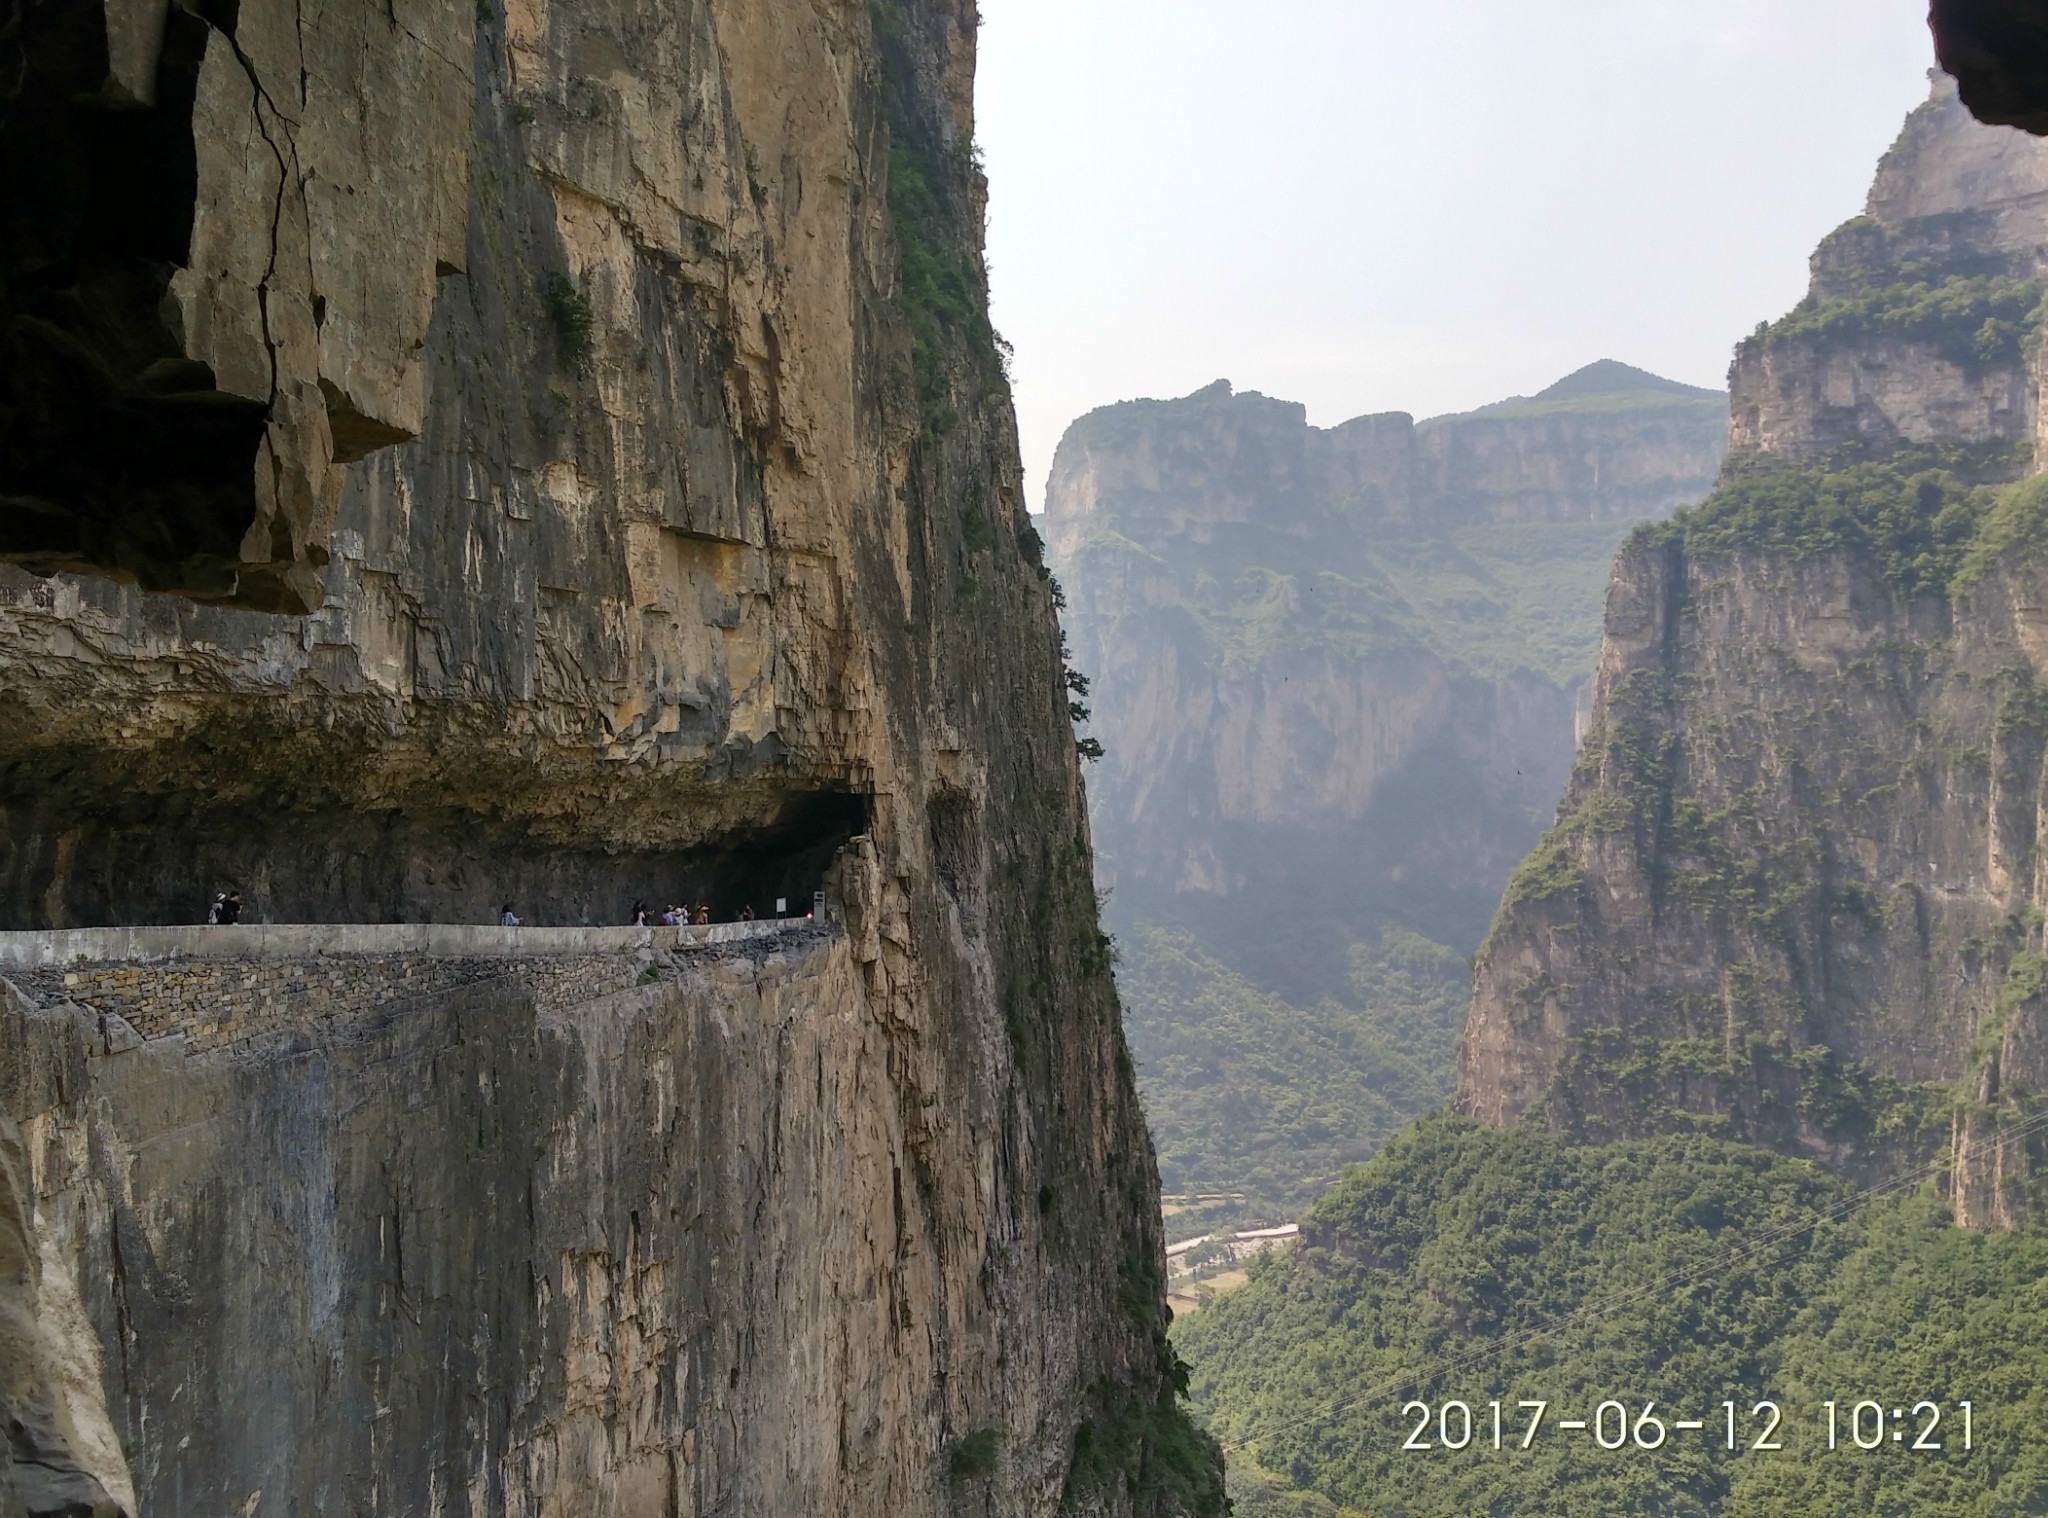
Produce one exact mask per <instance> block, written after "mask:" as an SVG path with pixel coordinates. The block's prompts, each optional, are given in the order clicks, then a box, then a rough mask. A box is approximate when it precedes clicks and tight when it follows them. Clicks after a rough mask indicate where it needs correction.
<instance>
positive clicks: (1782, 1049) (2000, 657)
mask: <svg viewBox="0 0 2048 1518" xmlns="http://www.w3.org/2000/svg"><path fill="white" fill-rule="evenodd" d="M2044 154H2048V149H2044V148H2043V146H2042V145H2041V144H2040V143H2038V142H2037V141H2035V140H2034V139H2032V138H2029V137H2026V136H2023V135H2021V134H2020V133H2018V132H2015V131H2011V130H2009V129H2006V128H1994V127H1985V126H1981V125H1978V124H1977V123H1975V122H1974V121H1972V120H1971V119H1970V117H1969V116H1968V114H1967V113H1966V112H1965V111H1964V110H1963V108H1962V106H1961V104H1960V103H1959V101H1958V100H1957V99H1956V97H1955V91H1954V86H1953V85H1952V84H1951V83H1950V82H1949V81H1947V80H1946V79H1942V78H1937V80H1936V82H1935V88H1934V91H1933V97H1932V99H1931V100H1930V101H1929V103H1928V104H1927V105H1926V106H1924V107H1922V108H1921V109H1920V110H1919V111H1917V112H1916V113H1915V114H1914V115H1913V117H1912V118H1911V119H1910V120H1909V121H1908V122H1907V124H1906V128H1905V131H1904V132H1903V133H1902V135H1901V137H1900V139H1899V142H1898V144H1897V145H1896V146H1895V147H1894V148H1893V150H1892V152H1891V153H1890V154H1889V155H1888V156H1887V157H1886V159H1885V161H1884V163H1883V165H1882V166H1881V167H1880V170H1879V173H1878V177H1877V181H1876V184H1875V187H1874V188H1873V190H1872V193H1871V197H1870V203H1869V208H1868V213H1867V215H1866V216H1864V217H1862V218H1859V219H1858V220H1857V221H1854V222H1851V223H1850V224H1849V225H1848V226H1846V227H1844V228H1842V229H1840V230H1839V231H1837V232H1836V233H1834V234H1833V235H1831V236H1830V237H1829V238H1828V240H1827V241H1826V242H1825V243H1824V244H1823V245H1822V247H1821V248H1820V250H1819V252H1818V253H1816V255H1815V258H1814V284H1813V294H1812V296H1811V297H1810V298H1809V299H1808V300H1807V301H1806V302H1804V303H1802V305H1801V306H1800V307H1799V308H1798V309H1796V310H1795V311H1794V312H1793V313H1791V314H1790V315H1789V316H1787V317H1786V318H1784V319H1783V320H1782V321H1780V322H1778V323H1775V324H1771V325H1769V326H1767V327H1765V328H1762V329H1759V332H1758V334H1757V335H1756V336H1754V337H1752V338H1750V339H1747V340H1745V342H1744V343H1743V344H1742V345H1741V346H1740V347H1739V348H1738V350H1737V354H1736V360H1735V366H1734V370H1733V375H1732V391H1733V395H1734V427H1733V441H1734V451H1733V452H1732V453H1731V455H1730V461H1729V466H1728V469H1727V472H1726V474H1725V475H1724V479H1723V483H1722V487H1721V488H1720V490H1719V491H1717V493H1716V494H1715V495H1714V496H1713V497H1712V498H1711V499H1710V500H1709V501H1708V502H1707V503H1705V504H1704V505H1703V506H1702V507H1701V508H1699V509H1698V510H1697V511H1694V512H1690V513H1684V514H1681V516H1680V517H1679V518H1677V519H1675V520H1674V521H1673V522H1672V523H1671V524H1669V525H1668V526H1666V527H1663V528H1659V529H1655V530H1645V531H1643V532H1640V533H1638V534H1636V535H1635V536H1633V537H1632V538H1631V539H1630V540H1629V542H1628V544H1627V545H1625V547H1624V549H1623V551H1622V554H1621V557H1620V560H1619V562H1618V564H1617V567H1616V571H1615V576H1614V582H1613V586H1612V589H1611V590H1610V593H1609V598H1608V605H1607V620H1606V636H1605V642H1604V646H1603V650H1602V653H1601V660H1600V674H1599V682H1598V692H1597V696H1596V699H1595V703H1594V713H1593V721H1592V727H1591V731H1590V733H1589V735H1588V738H1587V740H1586V744H1585V746H1584V749H1583V751H1582V756H1581V759H1580V762H1579V766H1578V769H1577V771H1576V773H1575V774H1574V776H1573V779H1572V781H1571V784H1570V786H1569V788H1568V789H1567V790H1566V792H1565V800H1564V803H1563V806H1562V807H1561V809H1560V811H1559V814H1558V823H1557V826H1556V827H1555V828H1554V829H1553V830H1552V832H1551V833H1550V834H1549V835H1548V836H1547V837H1546V839H1545V841H1544V843H1543V845H1542V846H1541V847H1540V848H1539V849H1538V850H1537V851H1536V852H1535V853H1534V854H1532V855H1531V857H1530V858H1529V859H1528V860H1527V861H1526V862H1525V863H1524V864H1523V865H1522V867H1521V868H1520V869H1519V870H1518V872H1517V874H1516V876H1515V878H1514V880H1513V881H1511V882H1510V884H1509V886H1508V890H1507V895H1506V899H1505V902H1504V904H1503V906H1502V909H1501V912H1500V915H1499V917H1498V919H1497V921H1496V923H1495V925H1494V929H1493V932H1492V936H1491V937H1490V939H1489V940H1488V943H1487V946H1486V948H1485V950H1484V951H1483V953H1482V955H1481V957H1480V961H1479V966H1478V976H1477V989H1476V993H1475V996H1474V1000H1473V1005H1472V1013H1471V1018H1470V1022H1469V1027H1468V1031H1467V1035H1466V1041H1465V1044H1464V1049H1463V1053H1462V1057H1461V1070H1460V1095H1459V1103H1460V1105H1461V1106H1462V1107H1463V1108H1464V1110H1466V1111H1468V1112H1471V1113H1474V1114H1476V1115H1478V1116H1481V1117H1483V1118H1486V1119H1488V1120H1490V1121H1493V1122H1501V1123H1506V1122H1513V1121H1515V1120H1516V1119H1518V1118H1520V1117H1521V1116H1522V1115H1523V1114H1524V1113H1526V1112H1530V1111H1532V1110H1534V1111H1536V1112H1539V1113H1541V1114H1543V1115H1544V1116H1545V1117H1547V1119H1548V1120H1549V1121H1550V1122H1551V1123H1552V1124H1554V1125H1556V1126H1558V1127H1560V1128H1562V1129H1565V1130H1567V1131H1569V1132H1573V1133H1577V1134H1582V1135H1586V1136H1592V1137H1614V1136H1623V1135H1630V1134H1641V1133H1646V1132H1656V1131H1664V1130H1668V1129H1674V1128H1676V1129H1686V1128H1701V1129H1705V1130H1708V1131H1713V1132H1718V1133H1724V1134H1727V1135H1729V1136H1731V1137H1737V1138H1743V1139H1747V1140H1750V1141H1753V1142H1758V1143H1763V1144H1768V1145H1771V1146H1773V1147H1777V1148H1780V1149H1782V1150H1785V1151H1787V1152H1791V1153H1797V1154H1804V1155H1809V1156H1812V1157H1815V1158H1819V1159H1822V1160H1824V1161H1826V1162H1829V1163H1832V1164H1835V1165H1839V1166H1843V1167H1845V1168H1848V1169H1850V1170H1851V1171H1853V1172H1855V1173H1858V1174H1863V1175H1874V1174H1883V1173H1889V1172H1896V1171H1897V1170H1899V1169H1901V1168H1903V1167H1906V1166H1907V1165H1909V1164H1912V1163H1918V1162H1920V1161H1925V1160H1928V1159H1931V1158H1933V1157H1934V1155H1935V1154H1936V1153H1937V1152H1938V1151H1939V1150H1941V1149H1942V1148H1943V1147H1945V1146H1948V1147H1951V1148H1952V1149H1953V1151H1954V1165H1955V1169H1954V1174H1953V1180H1952V1185H1953V1192H1954V1200H1955V1203H1956V1206H1957V1210H1958V1213H1959V1215H1960V1216H1961V1217H1963V1218H1964V1219H1965V1220H1966V1221H1971V1222H2001V1221H2005V1220H2008V1219H2010V1218H2011V1217H2013V1216H2015V1215H2017V1213H2018V1212H2019V1211H2020V1210H2023V1209H2024V1207H2025V1206H2026V1205H2027V1203H2026V1192H2027V1183H2026V1179H2025V1178H2026V1173H2027V1171H2028V1169H2029V1164H2028V1158H2027V1151H2028V1148H2029V1146H2028V1145H2026V1144H2020V1143H2008V1142H2004V1141H2002V1140H2000V1138H1999V1134H2000V1132H2001V1130H2002V1125H2005V1124H2008V1123H2010V1122H2011V1121H2012V1120H2014V1119H2015V1118H2020V1117H2023V1116H2024V1115H2025V1114H2026V1113H2028V1112H2030V1111H2031V1110H2032V1108H2033V1104H2034V1102H2035V1101H2036V1100H2037V1097H2036V1093H2038V1092H2039V1091H2040V1090H2041V1089H2042V1083H2043V1080H2044V1077H2048V1066H2044V1063H2043V1059H2044V1056H2043V1048H2044V1045H2043V1042H2042V1032H2041V1020H2040V1019H2041V1002H2040V996H2041V986H2042V979H2041V974H2040V969H2039V966H2040V963H2041V961H2040V957H2039V956H2040V954H2041V952H2042V948H2043V944H2042V940H2041V929H2040V924H2041V920H2042V907H2043V905H2044V898H2043V894H2042V893H2043V886H2042V880H2043V877H2042V875H2041V873H2040V866H2041V859H2042V857H2043V856H2042V850H2041V838H2042V818H2043V817H2044V816H2048V811H2044V795H2048V793H2044V792H2043V789H2042V787H2043V770H2042V734H2043V730H2044V729H2043V717H2042V713H2043V709H2044V708H2043V704H2042V696H2041V689H2042V686H2041V680H2042V678H2043V676H2044V675H2048V669H2044V666H2043V664H2042V659H2043V655H2044V651H2048V645H2044V644H2043V641H2042V633H2043V623H2042V617H2043V610H2042V608H2043V607H2044V605H2048V577H2044V570H2043V567H2042V563H2041V560H2040V557H2039V555H2038V554H2037V552H2036V551H2035V545H2036V544H2037V543H2038V542H2039V541H2040V526H2039V524H2040V521H2041V513H2042V493H2041V490H2040V487H2039V485H2038V484H2037V483H2034V476H2035V474H2036V471H2037V470H2038V467H2039V466H2038V459H2039V456H2040V455H2039V452H2038V447H2037V439H2038V435H2039V426H2040V416H2041V408H2040V381H2039V374H2040V361H2041V360H2040V353H2041V345H2040V328H2041V307H2040V302H2041V297H2042V292H2043V286H2042V284H2041V275H2042V272H2043V268H2044V264H2043V259H2044V255H2048V195H2044V189H2048V180H2044V177H2043V176H2044V174H2048V156H2044ZM2015 480H2019V481H2021V482H2022V483H2019V484H2017V485H2015V484H2012V483H2010V482H2013V481H2015ZM2037 1158H2038V1156H2037Z"/></svg>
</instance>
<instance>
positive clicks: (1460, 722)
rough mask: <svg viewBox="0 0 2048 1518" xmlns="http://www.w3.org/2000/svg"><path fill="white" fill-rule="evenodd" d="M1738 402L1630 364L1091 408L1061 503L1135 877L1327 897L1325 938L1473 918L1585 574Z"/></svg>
mask: <svg viewBox="0 0 2048 1518" xmlns="http://www.w3.org/2000/svg"><path fill="white" fill-rule="evenodd" d="M1723 430H1724V427H1723V417H1722V411H1721V406H1720V402H1719V399H1718V398H1717V397H1715V396H1713V395H1712V394H1711V393H1710V392H1697V391H1691V390H1689V389H1688V388H1687V387H1684V386H1677V385H1672V384H1670V383H1669V382H1666V381H1659V380H1655V379H1654V378H1653V377H1651V376H1647V375H1641V374H1640V373H1639V372H1637V371H1629V370H1626V369H1625V368H1624V367H1623V366H1621V365H1614V364H1602V365H1594V366H1593V367H1592V368H1590V369H1588V370H1586V371H1582V373H1581V374H1579V375H1575V376H1573V377H1572V378H1571V379H1570V380H1567V381H1564V382H1562V383H1561V384H1560V385H1559V386H1557V387H1554V388H1553V390H1552V391H1547V392H1545V393H1544V394H1543V395H1541V396H1538V397H1535V398H1533V399H1528V400H1523V399H1520V398H1517V399H1516V400H1514V401H1509V402H1503V403H1501V404H1500V405H1498V406H1493V407H1488V408H1486V409H1485V410H1483V411H1479V412H1475V413H1472V414H1470V415H1467V416H1454V417H1443V418H1438V419H1436V420H1434V421H1430V422H1425V423H1422V424H1420V425H1419V426H1418V425H1415V424H1412V423H1411V421H1410V419H1409V418H1408V417H1407V416H1406V415H1403V414H1399V413H1395V414H1392V415H1387V416H1370V417H1361V418H1358V419H1357V420H1354V421H1351V422H1347V423H1345V424H1344V425H1343V426H1341V427H1336V428H1333V429H1330V430H1328V431H1323V430H1320V429H1314V428H1310V427H1308V426H1307V425H1306V422H1305V418H1304V413H1303V410H1302V408H1301V407H1299V406H1295V405H1289V404H1286V403H1283V402H1279V401H1273V400H1269V399H1267V398H1265V397H1263V396H1259V395H1232V394H1231V393H1230V391H1229V388H1228V386H1216V387H1212V388H1211V389H1209V390H1206V391H1203V392H1201V393H1199V394H1197V395H1194V396H1190V397H1188V398H1186V399H1184V400H1180V401H1171V402H1151V401H1141V402H1133V403H1128V404H1125V405H1121V406H1115V407H1111V408H1108V409H1107V410H1105V411H1100V412H1096V413H1094V414H1093V415H1091V416H1088V417H1085V418H1083V419H1082V420H1081V421H1079V422H1077V423H1075V424H1074V427H1073V428H1072V429H1071V430H1070V431H1069V433H1068V435H1067V437H1066V439H1065V440H1064V442H1063V443H1062V445H1061V447H1060V451H1059V454H1058V456H1057V458H1056V460H1055V463H1054V467H1053V474H1052V480H1051V484H1050V486H1049V489H1048V493H1047V507H1048V509H1047V515H1046V524H1047V532H1048V535H1049V537H1050V539H1051V541H1052V544H1053V549H1054V555H1055V560H1056V562H1057V564H1058V565H1059V567H1060V570H1061V574H1062V578H1063V581H1064V584H1065V588H1066V593H1067V596H1068V598H1069V601H1070V610H1069V613H1068V616H1067V618H1066V625H1067V628H1068V630H1069V633H1070V635H1071V637H1072V639H1073V648H1074V655H1075V663H1076V667H1078V668H1080V669H1083V670H1085V671H1087V672H1088V674H1089V676H1090V677H1091V679H1092V680H1093V682H1094V684H1093V689H1092V696H1091V698H1090V701H1089V703H1088V704H1089V705H1090V707H1091V708H1092V711H1093V714H1094V725H1093V727H1092V729H1091V731H1092V732H1094V733H1095V734H1096V735H1098V736H1099V737H1100V738H1101V740H1102V742H1103V744H1104V746H1105V748H1106V749H1107V757H1106V758H1105V759H1104V760H1103V761H1102V763H1101V765H1100V767H1099V770H1098V772H1097V773H1096V774H1095V775H1094V776H1093V777H1092V779H1091V788H1090V789H1091V805H1092V806H1093V808H1094V818H1095V827H1096V833H1097V837H1098V840H1099V843H1100V848H1101V856H1100V857H1101V861H1102V864H1103V875H1104V878H1105V880H1106V881H1108V882H1109V883H1112V884H1114V885H1115V887H1116V889H1117V891H1118V893H1119V904H1120V905H1119V909H1120V910H1129V911H1133V912H1136V913H1137V915H1139V916H1147V917H1155V918H1156V917H1158V916H1171V915H1176V907H1177V906H1181V907H1189V908H1191V909H1193V910H1195V911H1197V912H1202V911H1205V910H1208V909H1207V908H1206V907H1205V906H1204V905H1203V903H1204V902H1205V901H1206V902H1207V903H1210V904H1213V908H1214V910H1213V913H1212V915H1211V916H1210V917H1208V918H1205V919H1204V920H1205V921H1206V922H1207V923H1208V925H1209V928H1210V929H1212V930H1214V931H1218V932H1222V933H1223V934H1224V935H1225V936H1230V933H1231V930H1230V929H1229V928H1228V927H1227V925H1226V921H1227V919H1228V918H1233V917H1242V918H1245V919H1247V925H1246V932H1247V933H1251V934H1255V933H1256V929H1253V928H1251V926H1250V923H1251V922H1253V921H1256V920H1258V919H1264V918H1270V917H1272V916H1273V915H1275V914H1298V913H1301V912H1310V913H1313V914H1314V915H1315V916H1316V917H1317V919H1318V920H1319V921H1320V920H1322V919H1323V918H1325V917H1330V918H1333V920H1334V922H1335V923H1337V924H1341V930H1340V931H1339V932H1337V933H1336V934H1335V935H1333V936H1334V937H1335V939H1336V946H1335V948H1333V949H1326V950H1325V951H1323V952H1324V953H1325V954H1326V955H1328V956H1329V957H1330V958H1332V959H1334V961H1335V963H1336V965H1337V966H1339V967H1341V965H1342V962H1343V956H1342V953H1341V947H1342V943H1343V942H1345V941H1349V940H1353V939H1356V938H1358V937H1360V936H1371V934H1372V933H1374V932H1376V926H1375V924H1376V923H1378V922H1382V921H1398V922H1402V923H1405V924H1407V925H1408V926H1410V927H1412V928H1415V929H1416V930H1418V931H1422V932H1425V933H1427V934H1429V935H1430V936H1432V937H1435V938H1437V939H1440V940H1446V941H1450V942H1454V943H1455V942H1459V941H1463V942H1465V943H1466V944H1467V945H1469V944H1471V943H1476V942H1477V939H1478V937H1479V934H1480V931H1481V930H1482V928H1483V925H1484V921H1485V916H1486V913H1487V912H1488V910H1489V909H1490V907H1491V904H1492V901H1493V900H1494V899H1495V896H1496V893H1497V892H1498V890H1499V885H1500V882H1501V881H1502V880H1504V879H1505V878H1506V874H1507V870H1508V869H1509V868H1510V867H1511V864H1512V861H1513V860H1514V859H1515V858H1518V857H1519V856H1520V854H1521V852H1522V851H1523V850H1524V848H1525V847H1526V844H1527V842H1528V841H1529V840H1530V839H1532V838H1533V837H1534V836H1535V833H1534V828H1533V818H1534V816H1535V815H1536V813H1537V809H1539V808H1540V807H1541V806H1542V805H1543V800H1542V798H1543V797H1544V795H1545V792H1546V790H1547V789H1548V788H1551V787H1554V786H1556V785H1558V784H1561V783H1562V780H1563V777H1564V774H1565V772H1566V769H1567V767H1568V766H1569V763H1570V755H1571V750H1572V743H1573V737H1574V711H1575V702H1576V699H1577V688H1578V687H1579V686H1580V685H1581V684H1582V683H1583V681H1584V680H1585V678H1586V677H1587V675H1589V674H1590V665H1591V660H1592V654H1593V646H1592V641H1591V634H1592V630H1593V626H1594V618H1595V615H1596V613H1595V610H1594V607H1595V605H1596V601H1595V599H1594V598H1595V596H1596V595H1597V590H1596V588H1595V586H1594V585H1593V583H1592V576H1594V575H1596V574H1597V573H1598V566H1599V565H1600V564H1601V562H1602V561H1603V560H1604V557H1605V555H1606V554H1607V553H1608V552H1610V551H1611V548H1612V545H1613V543H1614V542H1615V540H1616V539H1617V538H1618V537H1619V536H1620V534H1621V532H1622V531H1623V530H1625V528H1626V526H1627V525H1628V524H1630V523H1632V522H1635V521H1639V520H1642V519H1644V518H1647V517H1652V516H1658V515H1662V514H1664V513H1665V512H1668V511H1669V510H1670V509H1671V507H1673V506H1674V505H1677V504H1678V503H1680V502H1682V501H1685V500H1688V499H1692V498H1696V497H1697V496H1698V495H1701V494H1703V493H1704V492H1705V490H1706V488H1707V486H1708V484H1709V482H1710V481H1711V478H1712V475H1713V471H1714V469H1715V467H1716V466H1717V465H1718V463H1719V461H1720V457H1721V439H1722V433H1723ZM1574 577H1576V579H1575V578H1574ZM1576 580H1583V581H1585V582H1586V583H1585V584H1583V585H1579V584H1577V583H1576ZM1262 968H1266V967H1262ZM1298 968H1303V969H1306V967H1305V966H1302V967H1298ZM1278 973H1279V975H1281V976H1282V977H1283V979H1282V980H1281V981H1280V984H1281V985H1283V987H1284V989H1285V990H1286V991H1288V992H1290V993H1293V994H1296V995H1305V996H1311V997H1312V996H1313V995H1314V994H1315V989H1316V988H1315V973H1316V972H1315V971H1313V970H1307V973H1303V974H1297V975H1294V976H1293V977H1292V978H1291V979H1286V978H1284V977H1286V976H1287V972H1286V971H1285V970H1284V969H1283V970H1280V971H1279V972H1278ZM1334 974H1335V978H1336V980H1337V981H1338V982H1340V983H1341V980H1342V970H1341V968H1339V969H1337V970H1336V971H1335V972H1334ZM1327 978H1328V977H1326V979H1327Z"/></svg>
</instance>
